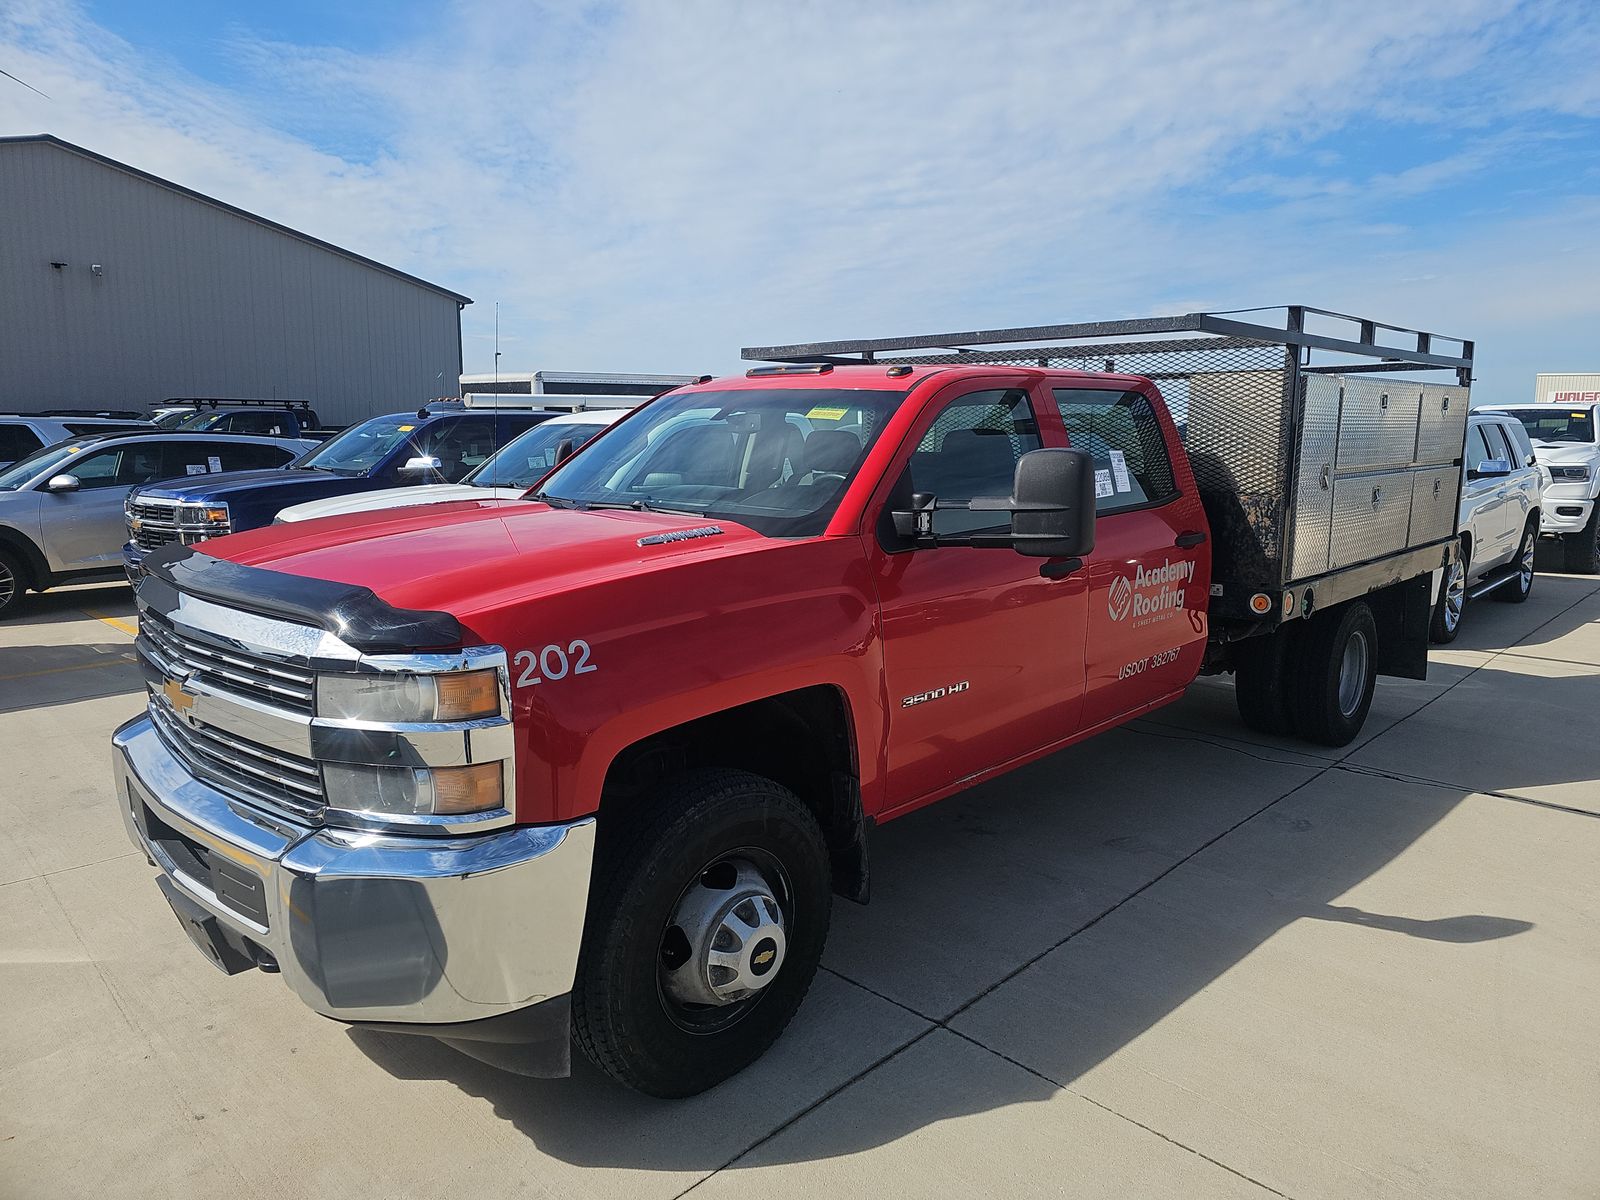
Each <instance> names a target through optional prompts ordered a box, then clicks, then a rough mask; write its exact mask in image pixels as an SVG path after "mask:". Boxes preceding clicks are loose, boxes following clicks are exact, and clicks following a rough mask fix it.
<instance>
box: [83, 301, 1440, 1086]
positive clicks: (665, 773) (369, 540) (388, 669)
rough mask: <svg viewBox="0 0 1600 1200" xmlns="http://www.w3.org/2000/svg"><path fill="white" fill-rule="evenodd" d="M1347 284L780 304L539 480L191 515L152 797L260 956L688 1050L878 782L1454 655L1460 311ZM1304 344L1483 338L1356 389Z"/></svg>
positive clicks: (121, 759)
mask: <svg viewBox="0 0 1600 1200" xmlns="http://www.w3.org/2000/svg"><path fill="white" fill-rule="evenodd" d="M1315 316H1316V313H1315V310H1305V309H1291V310H1288V318H1287V320H1286V323H1285V326H1284V327H1283V328H1277V329H1274V328H1272V327H1269V326H1260V325H1249V326H1243V325H1240V323H1239V322H1237V321H1234V320H1231V319H1229V318H1226V317H1223V316H1219V315H1214V314H1190V315H1188V316H1186V317H1181V318H1164V319H1162V321H1163V322H1165V324H1162V323H1159V322H1158V323H1152V322H1118V323H1112V324H1101V325H1084V326H1070V327H1058V328H1056V329H1050V330H1044V331H1019V330H1004V331H997V332H996V333H993V334H979V333H972V334H963V335H946V336H943V337H941V338H939V339H912V340H910V342H909V344H908V345H903V344H901V343H897V345H901V349H902V351H904V350H908V349H910V350H915V349H922V348H926V347H929V346H937V347H940V348H946V349H945V352H943V353H939V354H921V355H914V354H905V353H902V355H901V358H902V359H903V360H905V361H887V362H886V361H883V360H882V358H881V357H880V356H881V355H882V354H883V351H884V347H885V343H835V344H832V345H828V346H822V347H784V348H769V349H768V350H766V351H760V352H747V354H756V353H759V354H761V355H762V356H763V357H765V358H768V359H799V360H804V361H790V362H780V363H779V364H778V365H774V366H763V367H756V368H753V369H751V370H750V371H749V373H748V374H747V375H746V376H745V377H743V378H733V379H717V380H707V381H703V382H701V383H699V384H695V385H691V386H687V387H683V388H680V389H677V390H675V391H672V392H669V393H667V394H666V395H664V396H662V397H660V398H658V399H656V400H654V401H652V402H650V403H648V404H646V405H644V406H642V407H641V408H640V409H638V410H637V411H636V412H634V413H633V414H631V415H630V416H628V417H627V418H625V419H624V420H622V421H620V422H618V423H617V424H615V425H614V426H612V427H611V429H610V430H608V431H607V432H606V433H604V434H603V435H601V436H600V437H598V438H596V439H595V440H594V441H592V442H591V443H589V444H588V445H587V446H586V447H584V449H583V450H582V451H581V452H579V453H577V454H576V455H574V456H573V457H571V458H570V459H568V460H567V461H566V462H564V463H563V464H561V465H560V466H558V467H557V468H556V469H555V470H554V471H553V472H552V473H551V474H550V475H549V476H547V477H546V478H545V479H544V480H543V481H542V482H541V484H540V485H539V486H538V488H537V489H536V490H535V491H534V492H533V493H530V494H529V495H528V496H527V497H525V498H523V499H521V500H511V501H500V500H486V501H462V502H455V503H447V504H437V505H427V506H418V507H415V508H406V509H394V510H388V511H385V512H382V513H364V514H360V515H357V516H350V517H334V518H328V519H324V520H319V521H310V522H305V523H303V524H297V525H290V526H275V527H272V528H269V529H261V530H256V531H252V532H248V533H243V534H239V535H235V536H232V537H226V538H221V539H217V540H215V541H210V542H205V543H201V544H199V545H196V546H182V547H179V546H174V547H170V548H168V549H165V550H162V551H159V552H157V553H155V554H153V555H152V556H151V557H150V558H149V559H148V560H147V562H146V575H145V578H144V579H143V581H142V582H141V584H140V587H139V591H138V605H139V609H140V634H139V638H138V648H139V651H140V654H141V661H142V662H143V664H144V668H145V671H146V674H147V678H148V681H149V696H148V704H147V707H146V710H145V712H144V713H142V714H141V715H139V716H138V717H136V718H134V719H133V720H132V721H130V722H128V723H127V724H126V725H124V726H123V727H122V728H121V729H119V730H118V731H117V733H116V734H115V735H114V745H115V754H114V761H115V775H116V788H117V793H118V800H119V803H120V805H121V807H122V811H123V813H124V816H125V819H126V822H127V825H128V829H129V832H130V835H131V836H132V838H133V839H134V841H135V842H136V844H137V845H139V846H140V847H141V848H143V849H144V851H145V852H146V854H147V855H148V856H149V858H150V859H151V861H152V863H153V864H155V865H156V866H157V867H159V869H160V875H159V876H158V880H159V883H160V886H161V889H162V891H163V892H164V893H165V895H166V898H167V899H168V901H169V902H170V904H171V906H172V908H173V910H174V911H175V913H176V914H177V915H178V917H179V919H180V921H181V922H182V924H183V926H184V928H185V929H186V930H187V931H188V933H189V934H190V936H191V937H192V939H193V940H194V942H195V944H196V946H197V947H199V948H200V949H201V950H202V951H203V953H204V954H205V955H206V956H207V957H208V958H209V959H210V960H211V961H212V962H214V963H215V964H216V965H217V966H219V967H221V968H222V969H224V970H225V971H229V972H236V971H242V970H246V969H249V968H261V969H265V970H269V971H280V972H281V973H282V974H283V977H284V979H285V981H286V982H287V983H288V984H289V985H290V986H291V987H292V988H293V989H294V990H295V991H296V992H297V993H298V994H299V995H300V996H301V998H302V999H303V1000H304V1001H305V1002H306V1003H307V1004H309V1005H310V1006H311V1007H312V1008H313V1009H315V1010H316V1011H318V1012H320V1013H322V1014H324V1015H326V1016H328V1017H332V1018H334V1019H337V1020H340V1021H345V1022H349V1023H352V1024H367V1025H372V1026H376V1027H379V1028H384V1029H391V1030H399V1031H404V1032H412V1033H422V1034H430V1035H432V1036H435V1037H438V1038H442V1039H444V1040H445V1041H447V1042H449V1043H451V1044H453V1045H455V1046H457V1047H459V1048H461V1049H463V1050H465V1051H467V1052H469V1053H472V1054H475V1055H477V1056H479V1057H482V1058H485V1059H487V1060H489V1061H493V1062H498V1063H500V1064H502V1065H506V1066H509V1067H511V1068H512V1069H516V1070H521V1071H523V1072H525V1073H530V1074H546V1075H549V1074H563V1073H565V1071H566V1069H567V1067H568V1065H569V1049H568V1048H569V1045H570V1044H571V1043H572V1042H576V1044H577V1045H578V1046H579V1047H580V1048H581V1049H582V1051H583V1052H584V1053H586V1054H587V1055H588V1056H589V1057H590V1058H591V1059H592V1060H593V1061H594V1062H595V1063H596V1064H598V1065H599V1066H600V1067H601V1069H603V1070H605V1071H606V1072H608V1073H610V1074H611V1075H612V1076H614V1077H615V1078H616V1079H618V1080H620V1081H622V1082H623V1083H625V1084H628V1085H630V1086H632V1087H635V1088H638V1089H640V1090H643V1091H646V1092H650V1093H653V1094H657V1095H664V1096H677V1095H687V1094H691V1093H694V1092H697V1091H700V1090H702V1089H704V1088H706V1087H709V1086H711V1085H713V1084H715V1083H717V1082H719V1081H720V1080H722V1079H725V1078H726V1077H728V1076H729V1075H731V1074H733V1073H734V1072H736V1071H738V1070H739V1069H741V1068H742V1067H743V1066H745V1065H746V1064H748V1063H749V1062H751V1061H752V1060H754V1059H755V1058H756V1057H758V1056H759V1055H760V1054H761V1053H762V1052H763V1051H764V1050H765V1049H766V1048H767V1046H769V1045H770V1044H771V1043H772V1042H773V1041H774V1040H775V1039H776V1038H777V1037H778V1035H779V1034H780V1033H781V1031H782V1030H783V1028H784V1026H785V1025H786V1024H787V1023H788V1021H789V1019H790V1018H791V1017H792V1016H793V1014H794V1012H795V1010H796V1009H797V1007H798V1006H799V1004H800V1002H801V1000H802V998H803V997H804V995H805V992H806V989H807V987H808V985H809V984H810V982H811V979H812V976H813V973H814V972H815V970H816V968H817V965H818V962H819V960H820V958H821V955H822V950H823V943H824V939H825V936H826V934H827V929H828V920H829V911H830V903H831V898H832V896H833V895H834V894H839V895H842V896H844V897H847V898H849V899H852V900H856V901H863V902H864V901H865V900H866V899H867V894H868V861H869V853H868V851H869V840H870V831H871V830H872V828H873V827H874V826H875V825H876V824H878V823H881V822H883V821H886V820H889V819H892V818H894V817H897V816H900V815H902V814H904V813H907V812H910V811H912V810H914V809H916V808H918V807H920V806H922V805H925V804H928V803H930V802H932V801H935V800H938V799H940V798H941V797H944V796H947V795H949V794H951V793H952V792H955V791H958V790H960V789H962V788H965V787H968V786H970V785H972V784H974V783H977V782H979V781H981V780H984V779H988V778H991V777H993V776H996V775H998V774H1001V773H1002V772H1005V771H1008V770H1010V769H1012V768H1014V767H1017V766H1019V765H1021V764H1023V763H1026V762H1029V761H1031V760H1034V759H1037V758H1039V757H1041V756H1043V755H1046V754H1049V753H1051V752H1052V751H1055V750H1058V749H1060V748H1061V747H1064V746H1068V745H1071V744H1072V743H1074V742H1076V741H1079V740H1081V739H1083V738H1086V737H1090V736H1092V735H1093V734H1095V733H1098V732H1100V731H1101V730H1104V729H1107V728H1110V727H1112V726H1115V725H1117V724H1120V723H1122V722H1125V721H1128V720H1129V719H1131V718H1133V717H1136V716H1139V715H1140V714H1143V713H1148V712H1150V711H1152V710H1153V709H1156V708H1158V707H1160V706H1161V705H1164V704H1168V703H1170V702H1171V701H1173V700H1175V699H1177V698H1178V697H1180V696H1181V695H1183V693H1184V689H1185V688H1186V687H1187V686H1188V685H1189V683H1190V682H1191V681H1192V680H1193V679H1194V678H1195V676H1196V675H1197V674H1199V673H1201V672H1217V671H1226V670H1232V671H1236V672H1237V673H1238V676H1239V695H1240V707H1241V711H1242V712H1243V715H1244V716H1245V719H1246V720H1247V721H1248V722H1249V723H1250V724H1252V725H1254V726H1256V727H1257V728H1260V729H1266V730H1271V731H1276V732H1297V733H1299V734H1301V735H1303V736H1306V737H1309V738H1311V739H1314V740H1317V741H1321V742H1326V743H1332V744H1341V743H1343V742H1347V741H1349V740H1350V739H1351V738H1352V737H1354V736H1355V734H1356V732H1357V731H1358V730H1359V729H1360V727H1361V723H1362V721H1363V720H1364V719H1365V716H1366V712H1367V707H1368V705H1369V704H1370V702H1371V698H1372V692H1373V685H1374V680H1375V678H1376V676H1377V675H1378V674H1383V673H1389V674H1403V675H1413V676H1420V675H1422V674H1424V673H1425V672H1426V665H1427V663H1426V646H1427V627H1428V619H1429V614H1430V607H1431V600H1432V597H1431V595H1430V593H1429V586H1430V585H1429V576H1430V574H1431V573H1432V572H1433V571H1435V570H1436V569H1438V568H1439V567H1440V566H1442V565H1443V564H1445V563H1447V562H1448V561H1449V558H1450V555H1451V554H1452V553H1453V548H1454V546H1455V538H1454V527H1453V524H1452V522H1453V518H1454V514H1455V511H1456V495H1455V491H1454V488H1455V487H1456V486H1457V484H1456V483H1454V482H1452V483H1450V484H1449V486H1445V484H1444V483H1443V482H1435V481H1436V480H1438V481H1444V480H1450V481H1457V480H1459V460H1460V456H1461V445H1462V440H1463V432H1462V431H1463V429H1464V418H1465V413H1466V407H1467V404H1466V399H1467V397H1466V386H1465V380H1466V379H1467V378H1470V369H1471V346H1470V343H1464V344H1463V345H1462V346H1461V347H1460V349H1461V353H1459V354H1456V355H1442V354H1440V353H1438V352H1437V350H1436V349H1435V348H1434V347H1433V346H1432V339H1431V337H1430V335H1426V334H1421V335H1417V348H1416V349H1415V350H1410V349H1397V348H1396V347H1395V346H1394V345H1392V344H1386V342H1393V341H1394V340H1395V339H1394V337H1393V333H1394V331H1391V330H1387V329H1385V327H1382V326H1377V325H1376V324H1375V323H1371V322H1362V323H1361V324H1360V330H1359V333H1358V334H1357V336H1355V337H1349V338H1346V337H1334V336H1332V335H1326V334H1317V333H1313V332H1311V331H1310V330H1309V329H1308V328H1307V324H1308V321H1310V320H1311V319H1312V318H1314V317H1315ZM1402 332H1405V331H1402ZM1030 333H1032V334H1033V335H1034V337H1033V339H1032V340H1035V341H1037V340H1039V339H1041V338H1042V339H1046V340H1052V339H1053V340H1055V341H1058V342H1060V341H1061V340H1062V339H1078V340H1077V341H1075V342H1071V343H1070V344H1068V345H1054V346H1050V347H1045V348H1043V349H1040V348H1032V349H1024V350H1019V349H1017V348H1016V347H1015V343H1017V342H1021V341H1024V340H1027V337H1026V335H1028V334H1030ZM1174 333H1177V334H1181V335H1182V336H1179V337H1172V336H1170V335H1172V334H1174ZM1152 335H1155V336H1157V337H1158V338H1159V339H1162V340H1155V341H1151V340H1149V339H1150V338H1151V336H1152ZM1106 336H1112V337H1117V338H1120V339H1122V340H1120V341H1115V342H1107V341H1105V340H1104V339H1105V337H1106ZM1093 337H1098V338H1099V339H1100V340H1099V341H1097V342H1094V343H1093V344H1085V342H1084V339H1086V338H1093ZM1130 339H1131V340H1130ZM1139 339H1144V340H1142V341H1141V340H1139ZM996 342H1006V343H1011V344H1012V348H1010V349H1007V350H991V351H981V350H980V351H974V350H972V349H971V346H972V344H979V345H983V344H993V343H996ZM949 347H957V348H959V349H958V350H957V351H955V352H949V351H948V349H947V348H949ZM1313 351H1322V352H1326V353H1331V354H1334V355H1338V356H1341V357H1343V358H1345V359H1349V358H1359V357H1362V356H1365V357H1366V358H1372V359H1384V360H1386V361H1385V368H1386V370H1388V371H1390V372H1399V371H1404V370H1406V369H1416V370H1421V371H1427V370H1438V369H1440V368H1444V369H1447V370H1455V371H1457V372H1459V377H1458V379H1457V381H1456V382H1454V383H1451V384H1444V385H1434V384H1414V383H1402V382H1399V381H1396V380H1388V381H1384V382H1382V386H1383V387H1386V388H1387V390H1386V391H1382V392H1381V396H1382V399H1381V402H1380V401H1379V399H1378V396H1379V395H1380V391H1378V390H1372V395H1371V397H1370V400H1371V403H1370V404H1368V397H1367V391H1368V390H1371V389H1374V388H1377V387H1378V385H1377V384H1373V383H1372V382H1371V381H1370V380H1369V379H1368V377H1367V376H1365V375H1363V374H1361V373H1359V372H1352V373H1349V374H1345V375H1336V374H1331V373H1328V372H1326V371H1321V372H1319V370H1318V369H1317V368H1316V367H1315V366H1314V365H1313V364H1312V363H1311V361H1310V355H1311V354H1312V352H1313ZM852 356H853V361H851V359H852ZM1067 359H1072V360H1075V361H1078V362H1083V363H1088V362H1093V363H1094V364H1095V365H1097V366H1099V367H1100V368H1101V369H1100V370H1098V371H1093V372H1089V371H1083V370H1073V369H1062V368H1060V367H1058V366H1056V365H1055V364H1056V363H1057V362H1060V361H1062V360H1067ZM1117 359H1121V360H1123V364H1124V365H1122V367H1121V369H1118V367H1119V364H1118V362H1117V361H1116V360H1117ZM1135 368H1138V369H1135ZM1151 376H1157V377H1161V378H1162V379H1163V382H1165V383H1166V385H1167V390H1168V391H1169V392H1171V393H1173V394H1174V395H1176V396H1178V397H1179V398H1180V399H1181V406H1182V412H1183V416H1184V425H1185V432H1184V434H1182V435H1180V431H1179V428H1178V427H1177V426H1176V425H1175V424H1174V421H1173V419H1172V416H1171V414H1170V413H1169V410H1168V406H1167V404H1166V403H1165V402H1164V401H1163V398H1162V393H1161V391H1160V390H1158V387H1157V384H1156V383H1155V382H1153V381H1152V378H1151ZM1329 381H1332V382H1331V384H1330V382H1329ZM1429 388H1435V389H1437V392H1436V393H1435V392H1429V391H1428V389H1429ZM1175 402H1176V401H1175ZM1330 404H1331V408H1330ZM1452 405H1453V407H1452ZM1369 409H1370V412H1369V411H1368V410H1369ZM1457 417H1459V418H1461V419H1460V420H1459V421H1458V420H1457V419H1456V418H1457ZM1330 420H1331V422H1332V427H1331V429H1329V428H1326V427H1325V426H1326V424H1327V422H1328V421H1330ZM1452 438H1453V439H1454V446H1453V449H1452V447H1451V445H1450V442H1451V439H1452ZM1185 439H1187V442H1188V447H1187V449H1186V447H1185ZM1324 443H1326V444H1324ZM1435 509H1437V511H1435ZM1430 522H1431V524H1430ZM1307 564H1309V565H1310V567H1314V568H1315V569H1302V568H1305V567H1307Z"/></svg>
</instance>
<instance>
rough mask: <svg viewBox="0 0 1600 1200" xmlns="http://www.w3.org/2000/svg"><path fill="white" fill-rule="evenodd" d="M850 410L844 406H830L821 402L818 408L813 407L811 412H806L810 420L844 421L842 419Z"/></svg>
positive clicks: (807, 418)
mask: <svg viewBox="0 0 1600 1200" xmlns="http://www.w3.org/2000/svg"><path fill="white" fill-rule="evenodd" d="M848 411H849V410H848V409H844V408H828V407H826V406H825V405H821V404H819V405H817V407H816V408H813V409H812V410H811V411H810V412H808V413H807V414H806V420H808V421H842V420H844V414H845V413H846V412H848Z"/></svg>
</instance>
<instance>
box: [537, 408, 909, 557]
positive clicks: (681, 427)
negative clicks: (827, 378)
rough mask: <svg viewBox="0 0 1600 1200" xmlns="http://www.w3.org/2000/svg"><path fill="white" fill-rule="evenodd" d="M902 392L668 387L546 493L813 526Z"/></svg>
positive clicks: (593, 502)
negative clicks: (668, 390) (670, 389)
mask: <svg viewBox="0 0 1600 1200" xmlns="http://www.w3.org/2000/svg"><path fill="white" fill-rule="evenodd" d="M902 399H904V393H902V392H880V391H866V390H861V391H847V390H845V389H842V388H841V389H804V390H802V389H798V388H781V389H778V388H774V389H772V390H770V391H767V390H750V391H744V390H736V391H717V392H703V391H696V392H673V393H669V394H667V395H665V396H663V397H661V399H659V400H656V401H654V402H653V403H651V404H650V405H648V406H647V407H645V408H643V409H641V410H640V411H639V412H638V413H636V414H634V415H633V416H631V417H629V418H628V419H626V420H624V421H622V422H620V423H619V424H617V425H615V426H613V427H612V428H611V429H608V430H607V431H606V432H605V433H603V434H602V435H600V437H598V438H596V439H595V441H594V443H593V444H592V445H591V446H590V447H589V448H588V449H587V450H585V451H584V452H583V453H582V454H580V455H578V456H577V457H576V458H574V459H572V460H571V461H570V462H569V463H567V464H566V465H565V466H563V467H561V468H560V469H559V470H558V471H557V472H556V473H555V474H554V475H552V476H551V477H550V479H549V480H548V481H547V482H546V484H545V486H544V488H543V489H542V490H541V491H540V493H539V498H540V499H546V500H550V501H552V502H555V503H558V504H559V503H567V504H572V505H574V506H576V507H580V508H586V507H611V508H641V509H653V510H656V511H662V512H679V513H688V514H692V515H695V516H708V517H727V518H728V519H729V520H733V521H738V522H739V523H740V524H742V525H747V526H749V527H750V528H752V529H754V530H756V531H757V532H758V533H764V534H768V535H770V536H787V537H807V536H813V535H815V534H819V533H821V532H822V531H823V529H825V528H826V527H827V524H828V518H829V517H830V516H832V515H833V510H834V509H835V508H837V507H838V504H839V500H840V499H841V498H842V497H843V495H844V492H845V489H846V488H847V487H848V486H849V483H850V480H851V478H852V477H853V476H854V475H855V473H856V469H857V468H858V467H859V466H860V465H861V460H862V459H863V458H865V457H866V453H867V450H868V448H869V447H870V446H871V445H872V443H873V442H874V441H876V440H877V437H878V434H879V433H881V432H882V430H883V426H884V424H885V423H886V422H887V421H888V419H889V417H890V415H891V414H892V413H893V412H894V410H895V409H896V407H898V406H899V404H900V401H901V400H902Z"/></svg>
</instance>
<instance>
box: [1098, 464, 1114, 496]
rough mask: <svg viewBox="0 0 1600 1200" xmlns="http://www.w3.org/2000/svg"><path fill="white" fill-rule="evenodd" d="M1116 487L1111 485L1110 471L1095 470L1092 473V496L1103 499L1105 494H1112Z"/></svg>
mask: <svg viewBox="0 0 1600 1200" xmlns="http://www.w3.org/2000/svg"><path fill="white" fill-rule="evenodd" d="M1115 494H1116V489H1115V488H1113V487H1112V486H1111V472H1110V471H1096V472H1095V473H1094V498H1095V499H1096V500H1104V499H1105V498H1106V497H1107V496H1114V495H1115Z"/></svg>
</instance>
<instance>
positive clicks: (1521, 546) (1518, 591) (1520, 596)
mask: <svg viewBox="0 0 1600 1200" xmlns="http://www.w3.org/2000/svg"><path fill="white" fill-rule="evenodd" d="M1538 540H1539V525H1538V518H1535V519H1534V520H1533V521H1532V522H1530V523H1529V525H1528V527H1527V528H1526V529H1524V530H1523V531H1522V540H1521V541H1520V542H1518V543H1517V557H1516V558H1514V559H1512V563H1513V564H1514V565H1515V566H1516V568H1517V573H1516V574H1515V575H1514V576H1512V577H1511V579H1510V580H1509V581H1508V582H1506V583H1502V584H1501V585H1500V586H1499V587H1497V588H1495V590H1494V591H1492V592H1490V593H1489V594H1490V595H1491V596H1493V597H1494V598H1495V599H1496V600H1499V601H1502V602H1504V603H1506V604H1521V603H1523V602H1524V601H1525V600H1527V598H1528V597H1529V596H1531V595H1533V553H1534V547H1535V544H1536V543H1537V542H1538Z"/></svg>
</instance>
